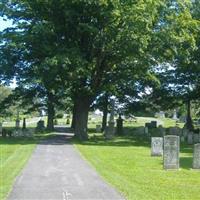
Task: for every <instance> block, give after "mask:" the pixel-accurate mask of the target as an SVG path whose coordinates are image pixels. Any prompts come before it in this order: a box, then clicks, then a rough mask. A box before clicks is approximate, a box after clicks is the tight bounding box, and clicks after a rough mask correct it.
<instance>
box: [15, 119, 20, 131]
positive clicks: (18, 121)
mask: <svg viewBox="0 0 200 200" xmlns="http://www.w3.org/2000/svg"><path fill="white" fill-rule="evenodd" d="M15 128H16V129H19V128H20V120H19V119H16V122H15Z"/></svg>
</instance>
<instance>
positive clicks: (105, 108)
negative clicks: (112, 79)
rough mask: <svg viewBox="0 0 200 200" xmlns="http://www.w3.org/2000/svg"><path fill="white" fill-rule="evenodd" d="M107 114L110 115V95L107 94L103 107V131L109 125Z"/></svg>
mask: <svg viewBox="0 0 200 200" xmlns="http://www.w3.org/2000/svg"><path fill="white" fill-rule="evenodd" d="M107 116H108V95H106V96H105V102H104V108H103V118H102V132H103V131H104V130H105V128H106V125H107Z"/></svg>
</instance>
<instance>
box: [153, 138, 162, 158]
mask: <svg viewBox="0 0 200 200" xmlns="http://www.w3.org/2000/svg"><path fill="white" fill-rule="evenodd" d="M162 154H163V138H162V137H152V138H151V156H162Z"/></svg>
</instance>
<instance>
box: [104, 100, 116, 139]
mask: <svg viewBox="0 0 200 200" xmlns="http://www.w3.org/2000/svg"><path fill="white" fill-rule="evenodd" d="M114 117H115V100H114V99H112V100H111V113H110V119H109V122H108V127H106V130H105V137H106V139H112V138H113V137H114V134H115V121H114Z"/></svg>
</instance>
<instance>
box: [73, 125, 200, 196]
mask: <svg viewBox="0 0 200 200" xmlns="http://www.w3.org/2000/svg"><path fill="white" fill-rule="evenodd" d="M168 125H170V124H168ZM125 132H129V133H130V134H129V135H127V136H125V137H117V138H115V139H114V140H112V141H105V140H104V139H103V137H102V136H100V135H98V134H95V136H94V137H93V136H92V137H91V138H90V140H89V141H87V142H83V143H76V147H77V148H78V149H79V151H80V152H81V154H82V155H83V157H84V158H85V159H86V160H88V161H89V162H90V163H91V164H92V165H93V166H94V168H95V169H96V170H97V171H98V172H99V174H100V175H101V176H102V177H103V178H104V179H105V180H106V181H107V182H109V183H110V184H112V185H113V186H114V187H115V188H116V189H118V190H119V191H121V192H122V194H124V196H125V197H126V198H127V199H129V200H135V199H136V200H137V199H146V200H148V199H156V200H158V199H169V200H173V199H174V200H175V199H176V200H177V199H179V200H182V199H187V200H188V199H192V200H198V199H200V190H199V188H200V171H195V170H191V167H192V151H193V149H192V146H188V145H186V144H182V145H181V153H180V170H178V171H165V170H163V165H162V157H151V156H150V141H149V140H148V139H147V138H143V137H138V136H136V135H134V129H133V128H132V129H131V128H127V129H126V130H125ZM92 135H93V134H92Z"/></svg>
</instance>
